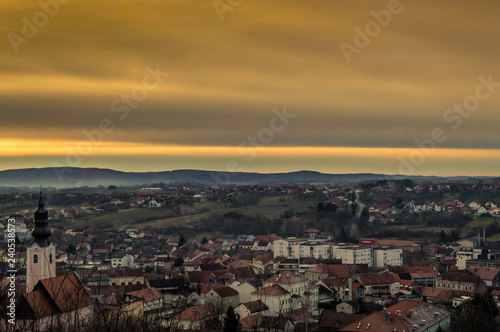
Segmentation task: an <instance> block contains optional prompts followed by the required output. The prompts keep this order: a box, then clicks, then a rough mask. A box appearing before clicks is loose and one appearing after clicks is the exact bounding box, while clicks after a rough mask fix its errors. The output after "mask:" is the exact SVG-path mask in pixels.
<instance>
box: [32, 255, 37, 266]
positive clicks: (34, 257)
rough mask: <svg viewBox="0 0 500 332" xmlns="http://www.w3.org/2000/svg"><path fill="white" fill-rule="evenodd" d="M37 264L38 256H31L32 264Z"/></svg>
mask: <svg viewBox="0 0 500 332" xmlns="http://www.w3.org/2000/svg"><path fill="white" fill-rule="evenodd" d="M37 263H38V255H33V264H37Z"/></svg>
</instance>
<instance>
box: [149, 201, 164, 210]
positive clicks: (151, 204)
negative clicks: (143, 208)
mask: <svg viewBox="0 0 500 332" xmlns="http://www.w3.org/2000/svg"><path fill="white" fill-rule="evenodd" d="M148 206H149V207H150V208H159V207H161V202H157V201H156V200H155V199H152V200H150V201H149V205H148Z"/></svg>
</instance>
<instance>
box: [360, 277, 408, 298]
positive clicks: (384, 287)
mask: <svg viewBox="0 0 500 332" xmlns="http://www.w3.org/2000/svg"><path fill="white" fill-rule="evenodd" d="M398 279H399V277H398V275H397V274H395V273H391V272H386V273H381V274H363V275H359V276H358V280H359V282H360V283H361V284H362V285H363V286H364V287H365V289H366V290H365V293H366V295H379V294H396V293H398V292H399V288H400V285H401V284H400V283H399V282H398Z"/></svg>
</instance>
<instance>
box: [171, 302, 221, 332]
mask: <svg viewBox="0 0 500 332" xmlns="http://www.w3.org/2000/svg"><path fill="white" fill-rule="evenodd" d="M218 316H219V310H218V309H217V308H216V307H214V306H213V305H211V304H209V303H205V304H202V305H197V306H193V307H190V308H187V309H185V310H183V311H181V312H180V313H178V314H177V315H175V316H174V317H173V318H172V328H173V329H174V330H176V329H181V330H185V331H210V330H211V329H210V326H217V325H215V324H218V320H219V318H218Z"/></svg>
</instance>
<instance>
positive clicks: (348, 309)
mask: <svg viewBox="0 0 500 332" xmlns="http://www.w3.org/2000/svg"><path fill="white" fill-rule="evenodd" d="M335 309H336V310H337V312H338V313H344V314H355V313H358V312H359V304H358V303H357V302H354V301H345V302H341V303H339V304H337V306H336V307H335Z"/></svg>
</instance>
